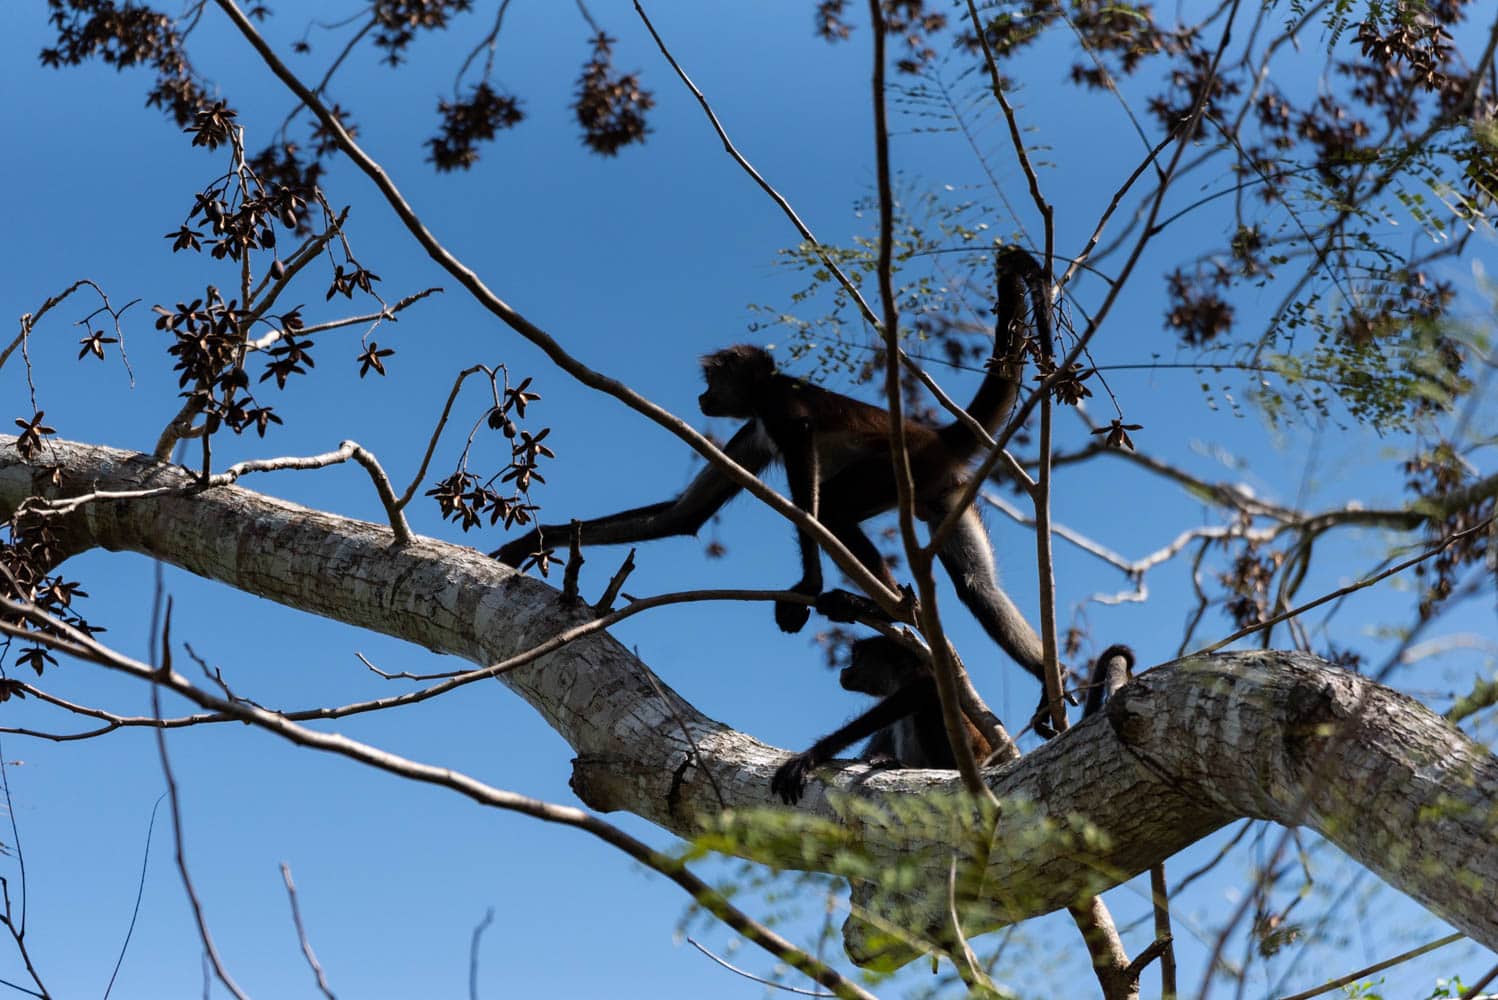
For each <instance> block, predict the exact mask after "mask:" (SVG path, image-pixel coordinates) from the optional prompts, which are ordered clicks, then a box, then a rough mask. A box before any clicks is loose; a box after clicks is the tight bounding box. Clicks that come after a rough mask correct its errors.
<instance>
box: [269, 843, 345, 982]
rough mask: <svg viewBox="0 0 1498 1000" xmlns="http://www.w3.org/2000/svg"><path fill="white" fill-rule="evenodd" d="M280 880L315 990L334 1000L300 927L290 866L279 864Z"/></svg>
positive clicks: (305, 930)
mask: <svg viewBox="0 0 1498 1000" xmlns="http://www.w3.org/2000/svg"><path fill="white" fill-rule="evenodd" d="M281 880H282V881H283V882H285V883H286V898H287V900H289V901H290V903H291V922H292V923H293V924H295V925H296V939H297V941H299V942H301V945H302V954H303V955H305V956H306V958H307V964H308V965H310V966H311V967H312V975H313V976H315V977H316V979H317V988H318V990H319V991H321V992H322V995H323V996H325V997H327V998H328V1000H335V998H334V996H333V990H332V989H331V988H330V987H329V986H328V980H327V977H326V976H324V975H323V971H322V966H321V965H320V964H319V963H318V961H317V955H316V954H315V953H314V952H313V951H312V942H311V941H309V940H308V939H307V929H306V928H305V927H303V926H302V908H301V907H300V906H299V905H297V901H296V883H294V882H292V880H291V866H290V865H288V864H287V863H286V862H284V861H283V862H281Z"/></svg>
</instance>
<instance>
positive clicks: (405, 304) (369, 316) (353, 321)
mask: <svg viewBox="0 0 1498 1000" xmlns="http://www.w3.org/2000/svg"><path fill="white" fill-rule="evenodd" d="M440 291H442V289H441V288H440V287H434V288H423V289H422V290H421V291H419V292H413V293H411V294H410V295H407V296H406V297H405V298H403V299H401V300H400V301H399V302H397V303H395V304H394V305H390V306H383V307H382V308H381V309H380V311H379V312H372V313H366V314H365V315H363V316H344V317H343V318H341V319H330V320H328V321H327V322H326V323H314V324H313V325H311V326H304V327H302V328H301V329H300V330H298V331H297V332H296V333H297V336H298V337H309V336H311V335H312V334H315V333H327V332H328V331H329V330H338V329H341V328H343V327H345V326H355V325H357V324H359V323H375V324H378V323H381V322H383V321H385V320H387V319H388V320H390V321H391V322H395V321H396V315H395V314H396V313H398V312H401V311H402V310H404V309H407V308H409V307H411V306H412V305H414V304H416V303H417V302H420V301H421V300H422V299H424V298H426V297H427V296H428V295H434V294H436V293H437V292H440ZM285 335H286V331H285V330H272V331H270V332H269V333H267V334H264V335H263V336H260V337H257V338H255V339H254V340H251V341H247V342H246V346H247V347H249V348H250V349H251V350H253V351H263V350H265V349H266V348H267V347H270V346H271V345H272V344H274V343H276V341H278V340H280V339H281V338H282V337H284V336H285Z"/></svg>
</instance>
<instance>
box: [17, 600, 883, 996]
mask: <svg viewBox="0 0 1498 1000" xmlns="http://www.w3.org/2000/svg"><path fill="white" fill-rule="evenodd" d="M0 607H4V608H5V609H6V610H8V611H12V612H14V613H16V614H19V615H21V616H22V617H24V618H26V619H27V620H29V621H33V622H36V623H38V624H44V625H46V627H47V632H45V633H40V634H38V636H37V638H38V640H39V641H42V642H44V643H46V644H47V645H48V646H49V647H50V648H52V649H55V650H57V651H59V652H62V653H66V654H68V655H70V656H75V657H77V658H78V659H81V660H84V661H87V662H90V663H96V664H98V665H100V666H103V667H108V668H109V669H112V670H115V671H118V672H120V673H124V674H127V675H129V676H132V677H135V678H137V679H139V680H142V681H146V682H148V683H150V684H152V685H153V691H154V690H155V688H157V687H164V688H166V689H167V690H169V691H171V692H173V693H175V694H177V695H180V696H182V697H184V698H186V699H188V700H189V701H192V702H194V703H195V704H197V705H199V706H200V707H203V708H207V709H212V710H213V711H215V712H219V713H223V714H226V715H230V716H232V717H234V718H235V719H237V720H239V721H240V722H244V723H246V724H249V725H253V726H256V727H257V728H260V729H264V730H267V731H269V732H271V733H274V734H275V735H277V736H280V737H281V738H283V739H285V740H287V741H288V742H290V743H293V744H295V745H297V746H302V747H308V748H311V749H315V750H322V751H325V752H328V753H334V754H338V755H339V756H343V757H347V758H349V759H350V760H355V761H358V762H360V763H362V764H365V765H367V766H369V767H372V768H374V769H375V770H379V771H384V772H386V773H388V774H393V775H395V776H397V777H400V778H404V779H407V780H410V781H418V782H422V783H425V784H431V785H436V786H438V787H441V788H446V789H448V790H450V791H454V792H457V793H458V794H460V795H463V796H465V797H467V798H470V799H472V800H474V801H475V802H477V803H479V804H480V805H485V806H490V807H492V808H496V809H505V810H508V811H512V812H518V813H521V814H522V815H526V816H530V817H532V818H534V819H539V820H543V821H545V822H548V823H557V824H559V825H562V826H570V827H573V828H575V829H578V830H581V831H583V832H585V833H588V834H591V835H592V836H594V837H597V838H598V839H599V840H602V841H604V842H605V843H607V844H609V845H610V846H612V847H615V848H617V849H618V850H620V851H621V852H623V853H624V854H625V855H627V856H628V857H630V858H632V859H633V860H635V861H636V862H638V863H640V864H641V865H644V866H645V867H647V868H650V869H651V870H653V871H655V872H658V873H660V874H661V875H663V876H665V877H666V878H667V879H669V880H670V881H671V882H673V883H675V884H676V885H678V886H679V887H681V888H682V889H683V890H685V891H686V892H687V893H688V894H689V895H690V896H691V897H692V898H693V900H695V901H696V903H697V905H698V906H700V907H702V908H703V909H704V910H706V911H707V912H709V913H711V914H712V915H713V916H714V917H716V918H717V919H719V920H721V921H722V922H723V923H725V924H727V925H728V926H729V927H730V928H731V929H732V930H734V931H735V932H737V933H738V934H740V935H741V936H743V937H744V938H745V939H746V940H748V941H751V942H753V943H754V944H755V945H758V946H759V947H761V948H763V949H764V950H765V951H767V952H768V953H770V954H771V955H774V956H775V957H776V958H778V959H779V960H780V961H782V962H785V963H786V964H788V965H790V966H791V967H793V968H795V969H796V970H797V971H799V972H801V973H803V974H804V975H806V976H808V977H810V978H811V979H813V980H815V981H816V982H818V983H821V984H822V985H823V986H826V987H827V988H828V989H830V990H832V991H833V992H834V993H835V994H836V995H837V996H839V997H844V998H855V1000H875V998H874V997H873V995H872V994H870V993H869V992H868V991H867V990H865V989H864V988H863V987H861V986H859V985H858V984H857V983H854V982H852V981H850V980H848V979H847V978H845V977H844V976H842V975H840V974H839V973H838V972H837V971H836V970H834V969H832V968H829V967H828V966H826V965H825V964H823V963H822V962H819V961H817V960H816V959H815V958H813V957H812V956H810V955H808V954H807V953H806V952H804V951H802V950H801V949H799V948H797V947H796V946H795V945H793V944H791V943H790V942H789V941H787V940H786V939H785V938H783V937H781V936H780V935H779V934H777V933H775V932H774V931H772V930H770V929H769V928H768V927H765V926H764V925H763V924H761V923H759V922H758V921H756V920H754V919H752V918H751V917H749V916H748V915H747V914H745V913H744V912H743V911H741V910H739V909H738V908H737V907H735V906H734V905H733V904H732V903H731V902H729V901H728V899H727V898H725V897H724V896H723V895H722V894H721V893H719V892H718V891H717V890H715V889H714V888H712V886H710V885H709V884H708V883H706V882H704V881H702V880H701V879H700V878H698V877H697V876H696V875H695V874H693V873H692V871H691V870H690V869H689V868H688V867H687V865H686V863H685V862H684V861H683V860H682V859H680V858H677V857H673V856H670V855H666V854H662V853H660V852H658V851H656V850H654V849H653V848H651V847H650V846H649V845H648V844H645V843H644V842H642V841H639V840H637V839H635V838H634V837H631V836H630V835H629V834H627V833H625V832H624V831H623V830H620V829H619V828H618V827H616V826H613V825H612V824H609V823H606V822H604V821H603V820H601V819H599V818H598V817H597V816H594V815H593V814H591V813H589V812H586V811H584V810H582V809H577V808H574V807H571V806H562V805H557V804H555V803H551V802H544V801H542V800H539V799H532V798H529V797H527V796H523V795H518V794H516V793H514V792H510V791H505V790H504V789H500V788H496V787H494V786H492V785H487V784H485V783H483V782H481V781H478V780H477V779H475V778H472V777H469V776H468V775H465V774H462V773H459V772H457V771H454V770H452V769H450V768H447V767H438V766H435V765H431V764H423V763H420V762H418V761H414V760H410V759H408V758H405V757H401V756H399V755H397V754H393V753H389V752H388V751H385V750H380V749H378V748H376V747H374V746H371V745H369V744H367V743H362V742H360V741H358V740H354V739H351V738H349V737H347V736H344V735H342V734H339V733H327V732H321V731H319V730H315V729H309V728H307V727H305V726H299V725H297V724H296V723H294V722H292V721H291V720H289V719H287V718H286V717H284V716H281V715H277V714H276V713H274V712H269V711H266V710H265V709H262V708H257V707H255V706H253V705H246V704H243V703H239V702H233V701H230V700H228V699H226V698H223V697H220V696H218V695H214V694H211V693H209V692H208V691H206V690H203V689H201V688H198V687H196V686H194V685H193V684H192V683H191V682H189V681H188V680H187V678H185V677H184V676H182V675H181V674H179V673H177V672H176V671H174V670H172V669H171V668H170V664H169V663H167V662H166V661H165V659H164V660H163V666H162V668H160V669H158V668H155V667H152V666H149V665H148V664H144V663H141V662H139V661H137V660H133V659H131V658H129V657H127V656H125V655H123V654H121V653H118V652H116V651H115V650H112V649H110V648H109V647H107V646H104V645H102V644H101V643H99V642H98V641H97V640H95V639H94V638H93V637H91V636H88V635H85V634H84V633H82V632H80V631H78V630H77V629H75V628H73V627H71V626H69V625H68V624H67V623H66V622H63V621H61V620H59V619H56V618H54V617H52V616H51V615H48V614H47V613H46V612H44V611H42V610H41V609H40V608H38V607H37V606H36V605H35V604H32V603H31V602H29V601H16V600H12V599H10V598H3V597H0ZM5 628H11V629H13V628H14V626H10V625H8V624H5V623H3V622H0V630H3V629H5ZM163 644H165V639H163ZM157 736H158V741H161V734H160V733H159V732H158V734H157ZM168 790H169V791H173V790H174V786H173V785H171V784H170V783H169V784H168ZM174 815H175V813H174ZM178 849H179V853H180V849H181V841H180V840H179V841H178ZM236 995H238V994H237V993H236Z"/></svg>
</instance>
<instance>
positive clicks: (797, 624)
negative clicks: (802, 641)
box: [775, 580, 822, 632]
mask: <svg viewBox="0 0 1498 1000" xmlns="http://www.w3.org/2000/svg"><path fill="white" fill-rule="evenodd" d="M790 590H791V592H792V593H795V594H805V595H806V596H807V597H816V596H817V594H819V593H821V590H822V585H821V581H820V580H818V581H815V582H811V583H809V582H807V581H806V580H801V581H800V582H799V583H797V584H796V585H795V586H794V587H791V588H790ZM810 617H811V605H810V604H793V603H792V602H790V601H776V602H775V624H776V625H779V626H780V631H782V632H799V631H801V629H803V628H804V627H805V626H806V622H807V619H809V618H810Z"/></svg>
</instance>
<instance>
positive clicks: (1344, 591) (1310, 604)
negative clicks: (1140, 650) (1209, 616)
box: [1197, 517, 1494, 656]
mask: <svg viewBox="0 0 1498 1000" xmlns="http://www.w3.org/2000/svg"><path fill="white" fill-rule="evenodd" d="M1493 522H1494V519H1493V518H1492V517H1488V518H1484V519H1483V520H1482V521H1481V522H1479V523H1478V524H1474V525H1473V526H1472V527H1470V528H1467V529H1465V530H1463V531H1458V532H1456V533H1455V534H1452V535H1448V536H1447V537H1446V538H1445V539H1444V540H1442V542H1441V544H1439V545H1437V546H1435V547H1433V548H1430V549H1427V550H1426V551H1424V552H1422V553H1420V554H1419V555H1418V556H1413V557H1411V558H1409V559H1406V560H1404V561H1403V562H1400V563H1395V564H1394V565H1393V566H1390V567H1389V568H1388V569H1386V570H1384V571H1382V572H1380V573H1375V574H1373V575H1372V576H1367V577H1364V578H1363V579H1361V580H1357V581H1355V582H1353V583H1350V584H1348V585H1347V586H1345V587H1341V588H1339V589H1337V590H1334V591H1332V592H1331V593H1328V594H1323V595H1322V596H1320V597H1318V598H1316V599H1315V600H1314V601H1307V602H1306V603H1305V604H1302V605H1300V607H1297V608H1291V609H1290V610H1289V611H1284V612H1281V613H1280V614H1277V615H1274V616H1272V617H1270V618H1266V619H1265V620H1264V621H1262V622H1259V623H1257V624H1255V625H1249V626H1248V627H1247V628H1241V629H1239V630H1238V631H1236V632H1234V633H1233V634H1232V635H1230V636H1228V637H1227V638H1225V639H1219V640H1218V641H1217V642H1214V643H1212V644H1211V645H1210V646H1206V647H1203V648H1202V649H1200V650H1198V651H1197V652H1198V653H1199V654H1200V655H1202V656H1205V655H1207V654H1208V653H1215V652H1216V651H1217V650H1219V649H1222V648H1223V647H1224V646H1228V645H1231V644H1232V643H1235V642H1237V641H1238V640H1239V639H1242V638H1244V637H1245V636H1249V635H1253V634H1254V633H1255V632H1257V631H1259V630H1260V629H1266V628H1269V627H1271V626H1273V625H1278V624H1279V623H1280V622H1282V621H1287V620H1288V619H1291V618H1295V617H1297V616H1299V615H1303V614H1305V613H1306V612H1307V611H1310V610H1311V609H1313V608H1319V607H1320V606H1321V605H1323V604H1326V603H1327V602H1328V601H1334V600H1336V599H1337V598H1339V597H1345V596H1347V595H1348V594H1352V593H1356V592H1357V591H1359V590H1363V589H1365V588H1367V587H1371V586H1373V585H1374V584H1375V583H1378V582H1380V581H1381V580H1387V579H1388V578H1389V577H1391V576H1393V575H1394V574H1396V573H1401V572H1403V571H1404V570H1407V569H1409V568H1410V567H1411V566H1414V565H1417V564H1418V563H1422V562H1424V561H1425V560H1427V559H1430V558H1433V557H1435V556H1438V555H1440V554H1441V553H1442V552H1444V551H1446V550H1447V549H1448V548H1450V547H1451V546H1452V545H1454V544H1456V543H1457V542H1459V541H1461V540H1462V539H1464V538H1466V537H1467V536H1469V535H1474V534H1477V533H1478V532H1482V531H1487V530H1488V529H1489V528H1491V527H1492V526H1493Z"/></svg>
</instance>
